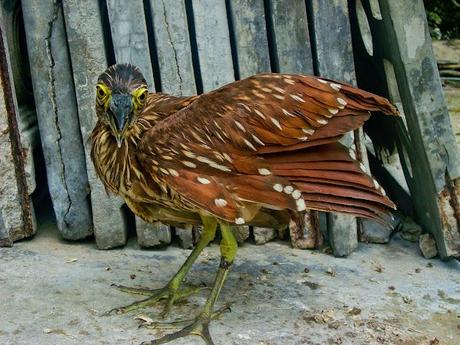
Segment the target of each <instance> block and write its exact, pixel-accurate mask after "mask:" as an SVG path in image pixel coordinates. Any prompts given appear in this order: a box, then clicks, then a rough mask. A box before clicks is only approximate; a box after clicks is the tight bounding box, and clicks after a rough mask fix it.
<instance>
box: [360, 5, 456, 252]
mask: <svg viewBox="0 0 460 345" xmlns="http://www.w3.org/2000/svg"><path fill="white" fill-rule="evenodd" d="M361 4H362V5H363V6H364V10H365V13H366V15H367V20H368V23H369V28H370V35H371V37H370V38H368V39H370V40H371V41H370V43H368V44H367V45H368V46H369V45H370V44H372V47H373V51H372V53H373V54H372V57H369V59H371V60H372V63H373V65H374V68H375V69H376V71H378V70H381V71H383V73H382V74H383V76H384V78H385V79H386V80H385V81H384V82H385V83H386V85H383V87H386V88H387V89H388V94H389V95H390V97H391V99H392V101H394V102H396V103H399V104H400V105H401V110H402V115H403V120H404V121H403V122H400V125H398V126H395V125H394V123H393V124H388V125H387V126H385V129H386V132H388V131H389V132H390V133H393V134H396V136H395V137H396V138H397V140H396V141H397V144H398V151H399V155H400V161H401V163H402V167H403V170H404V175H405V177H406V181H407V184H408V186H409V190H410V195H411V201H412V203H413V205H414V216H415V220H416V221H417V222H418V223H420V224H421V225H422V226H423V228H424V230H425V231H427V232H430V233H432V234H433V236H434V237H435V239H436V244H437V247H438V252H439V255H440V257H441V258H442V259H448V258H451V257H457V258H458V257H460V225H459V224H460V208H459V205H460V203H459V201H460V156H459V155H460V154H459V150H458V147H457V145H456V142H455V137H454V135H453V131H452V130H451V124H450V119H449V115H448V112H447V107H446V104H445V102H444V98H443V94H442V87H441V82H440V78H439V72H438V70H437V66H436V61H435V58H434V55H433V51H432V46H431V38H430V35H429V29H428V25H427V22H426V17H425V11H424V7H423V2H422V1H421V0H417V1H401V2H399V1H389V0H381V1H379V2H378V3H376V2H369V1H362V2H360V3H359V5H361ZM402 14H408V15H407V16H405V15H402ZM365 82H366V83H367V84H369V85H372V86H373V87H379V88H382V85H376V83H375V82H374V83H372V81H371V80H368V79H367V80H365ZM382 125H383V123H382ZM389 126H390V127H389ZM383 129H384V128H383V126H382V130H383Z"/></svg>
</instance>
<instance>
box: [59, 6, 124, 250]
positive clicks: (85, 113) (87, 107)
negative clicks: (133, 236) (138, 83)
mask: <svg viewBox="0 0 460 345" xmlns="http://www.w3.org/2000/svg"><path fill="white" fill-rule="evenodd" d="M63 7H64V15H65V18H66V20H65V25H66V32H67V40H68V43H69V50H70V55H71V60H72V67H73V77H74V83H75V89H76V95H77V104H78V116H79V120H80V130H81V136H82V139H83V143H84V145H85V156H86V167H87V171H88V181H89V185H90V188H91V204H92V213H93V225H94V235H95V237H96V243H97V245H98V247H99V248H101V249H108V248H113V247H117V246H120V245H124V244H125V243H126V239H127V229H126V224H125V221H124V218H123V216H122V212H121V206H122V205H123V203H122V200H121V199H119V198H118V197H114V196H108V195H107V194H106V192H105V190H104V187H103V185H102V182H101V181H100V180H99V179H98V178H97V176H96V172H95V170H94V166H93V163H92V162H91V158H90V148H91V143H90V140H89V138H90V135H91V131H92V129H93V128H94V126H95V124H96V120H97V116H96V112H95V107H94V100H95V97H96V95H95V90H96V88H95V85H96V81H97V77H98V76H99V74H100V73H102V72H103V71H104V70H105V69H106V68H107V61H106V56H105V49H104V39H103V33H102V23H101V17H100V12H99V7H98V3H97V2H96V1H92V0H68V1H64V2H63Z"/></svg>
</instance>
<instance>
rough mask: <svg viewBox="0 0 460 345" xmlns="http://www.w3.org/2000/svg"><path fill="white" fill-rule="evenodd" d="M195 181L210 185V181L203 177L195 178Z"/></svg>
mask: <svg viewBox="0 0 460 345" xmlns="http://www.w3.org/2000/svg"><path fill="white" fill-rule="evenodd" d="M197 180H198V182H200V183H201V184H210V183H211V181H209V180H208V179H207V178H204V177H197Z"/></svg>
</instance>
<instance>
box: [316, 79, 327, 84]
mask: <svg viewBox="0 0 460 345" xmlns="http://www.w3.org/2000/svg"><path fill="white" fill-rule="evenodd" d="M317 80H318V81H319V82H320V83H323V84H327V81H325V80H323V79H319V78H318V79H317Z"/></svg>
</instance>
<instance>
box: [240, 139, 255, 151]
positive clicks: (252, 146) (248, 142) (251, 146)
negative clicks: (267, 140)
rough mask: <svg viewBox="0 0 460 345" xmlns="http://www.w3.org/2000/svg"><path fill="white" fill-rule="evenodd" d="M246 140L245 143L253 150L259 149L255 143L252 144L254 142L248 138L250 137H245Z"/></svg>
mask: <svg viewBox="0 0 460 345" xmlns="http://www.w3.org/2000/svg"><path fill="white" fill-rule="evenodd" d="M243 140H244V143H245V144H246V145H247V146H248V147H249V148H250V149H252V150H254V151H257V149H256V148H255V146H254V145H252V143H251V142H250V141H249V140H248V139H243Z"/></svg>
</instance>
